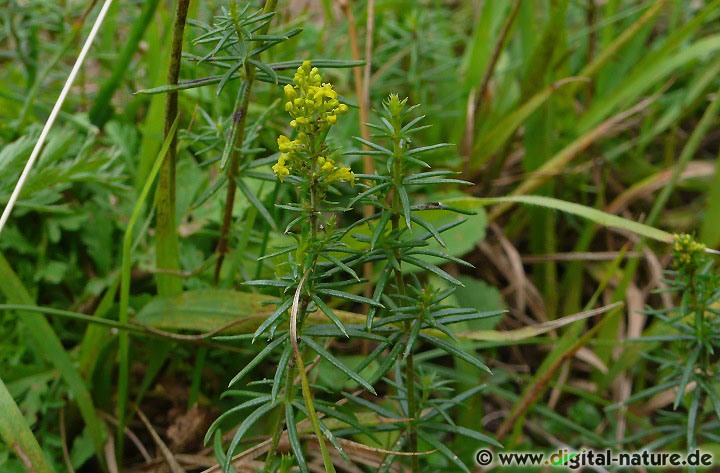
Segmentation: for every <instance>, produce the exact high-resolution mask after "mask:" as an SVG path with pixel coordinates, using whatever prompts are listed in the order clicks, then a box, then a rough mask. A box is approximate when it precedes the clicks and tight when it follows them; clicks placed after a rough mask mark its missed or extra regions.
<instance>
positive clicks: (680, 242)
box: [673, 234, 706, 267]
mask: <svg viewBox="0 0 720 473" xmlns="http://www.w3.org/2000/svg"><path fill="white" fill-rule="evenodd" d="M673 238H674V240H675V241H674V243H673V250H674V253H675V254H674V255H673V257H674V260H675V265H676V266H678V267H679V266H686V265H689V264H690V263H692V261H693V259H694V256H695V255H698V254H702V253H703V252H705V248H706V246H705V245H703V244H702V243H698V242H697V241H695V240H694V239H693V237H691V236H690V235H688V234H681V235H679V234H676V235H673Z"/></svg>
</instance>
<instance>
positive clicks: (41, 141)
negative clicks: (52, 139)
mask: <svg viewBox="0 0 720 473" xmlns="http://www.w3.org/2000/svg"><path fill="white" fill-rule="evenodd" d="M112 1H113V0H105V3H103V6H102V8H101V9H100V13H98V16H97V18H96V19H95V23H94V24H93V26H92V29H91V30H90V34H89V35H88V37H87V39H86V40H85V44H84V45H83V47H82V49H81V50H80V54H78V57H77V59H76V60H75V64H74V65H73V68H72V70H71V71H70V75H69V76H68V78H67V80H66V81H65V85H64V86H63V89H62V90H61V91H60V96H59V97H58V99H57V101H56V102H55V106H54V107H53V109H52V111H51V112H50V116H49V117H48V119H47V121H46V122H45V126H44V127H43V129H42V132H40V137H39V138H38V141H37V143H35V147H34V148H33V150H32V153H31V154H30V158H29V159H28V161H27V163H26V164H25V168H24V169H23V172H22V174H20V178H19V179H18V181H17V184H15V189H13V192H12V194H11V195H10V200H8V203H7V205H6V206H5V209H4V210H3V213H2V217H0V233H2V231H3V228H5V223H6V222H7V220H8V218H10V214H11V213H12V211H13V208H14V207H15V203H16V202H17V200H18V197H19V196H20V192H22V188H23V186H24V185H25V181H26V180H27V177H28V175H29V174H30V171H31V170H32V168H33V166H34V165H35V161H36V160H37V158H38V156H39V155H40V152H41V151H42V149H43V146H44V145H45V140H46V139H47V136H48V133H50V129H51V128H52V126H53V124H54V123H55V119H56V118H57V116H58V114H59V113H60V109H61V108H62V106H63V103H64V102H65V98H66V97H67V95H68V92H70V88H71V87H72V85H73V82H75V76H77V74H78V72H79V71H80V68H81V67H82V64H83V62H85V56H87V53H88V51H89V50H90V46H91V45H92V42H93V40H94V39H95V36H96V35H97V32H98V30H99V29H100V25H102V22H103V20H104V19H105V15H106V14H107V11H108V9H109V8H110V5H111V4H112Z"/></svg>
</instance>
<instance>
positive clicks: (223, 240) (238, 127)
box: [214, 0, 277, 284]
mask: <svg viewBox="0 0 720 473" xmlns="http://www.w3.org/2000/svg"><path fill="white" fill-rule="evenodd" d="M276 8H277V0H266V2H265V6H264V7H263V14H267V13H272V12H274V11H275V9H276ZM269 27H270V23H269V22H268V23H267V24H266V25H265V26H263V27H262V28H261V29H260V30H259V31H258V34H261V35H263V34H266V33H267V31H268V28H269ZM238 37H239V39H240V41H243V37H242V36H241V35H240V34H238ZM243 67H244V69H245V80H244V81H243V84H242V85H241V86H240V92H239V93H238V98H237V100H236V102H235V110H234V112H233V128H234V129H235V133H234V136H235V139H234V141H233V147H232V149H231V151H230V163H229V165H228V167H227V170H226V171H225V172H226V173H227V177H228V179H227V181H228V190H227V194H226V196H225V210H224V212H223V223H222V227H221V229H220V239H219V240H218V244H217V248H216V250H215V251H216V253H218V260H217V263H216V264H215V274H214V281H215V284H217V283H218V281H219V280H220V271H221V270H222V264H223V261H224V259H225V254H226V253H227V251H228V234H229V233H230V226H231V224H232V213H233V207H234V206H235V194H236V191H237V184H236V183H235V179H236V178H237V176H238V171H239V169H240V162H241V161H242V157H243V154H242V145H243V140H244V139H245V125H246V122H247V111H248V107H249V105H250V91H251V89H252V85H253V82H254V80H255V66H254V65H252V64H251V63H250V62H249V61H246V62H245V64H244V66H243ZM231 135H232V134H231Z"/></svg>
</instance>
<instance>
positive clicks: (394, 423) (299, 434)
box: [206, 61, 498, 472]
mask: <svg viewBox="0 0 720 473" xmlns="http://www.w3.org/2000/svg"><path fill="white" fill-rule="evenodd" d="M284 93H285V98H286V100H287V101H286V103H285V110H286V111H287V112H288V113H289V114H290V116H291V117H292V120H291V121H290V129H291V130H292V133H291V136H286V135H284V134H283V135H280V136H279V137H278V140H277V143H278V150H279V152H280V153H279V155H278V158H277V162H276V164H275V165H274V166H272V169H273V171H274V173H275V175H276V176H277V178H278V179H279V180H280V181H281V182H282V183H283V184H284V185H292V186H293V188H294V189H295V192H294V193H293V195H294V201H292V202H289V203H287V204H278V206H279V207H281V208H282V209H284V210H285V211H287V212H289V213H291V214H294V215H295V216H294V217H293V218H292V219H291V220H290V222H289V223H288V225H287V227H286V233H287V234H289V235H290V236H291V237H292V239H293V243H292V244H291V245H288V246H285V247H283V248H280V249H278V251H275V252H273V253H271V254H269V255H267V256H266V258H272V259H274V260H275V262H276V264H275V272H276V275H275V276H276V277H275V278H274V279H263V280H254V281H249V282H247V283H245V284H246V285H248V286H254V287H265V288H273V290H274V291H275V292H276V295H277V298H276V299H275V300H273V301H272V303H273V304H274V306H275V309H274V311H272V313H271V315H269V316H268V317H267V318H266V319H265V320H264V321H263V322H262V323H261V325H260V326H259V327H258V329H257V330H256V331H255V333H254V335H253V337H252V338H253V342H257V341H260V340H265V341H266V342H267V345H266V346H265V348H263V349H262V350H261V351H260V352H259V353H258V355H257V356H256V357H255V358H254V359H253V360H252V361H251V362H250V363H248V364H247V365H246V366H245V367H244V368H243V369H242V370H241V371H240V372H239V373H238V374H237V375H236V376H235V377H234V378H233V379H232V381H231V383H230V386H231V387H235V386H237V385H238V384H239V382H240V381H241V380H242V379H243V378H244V377H245V376H246V375H248V374H249V373H250V372H251V370H252V369H253V368H254V367H255V366H257V365H258V364H259V363H260V362H262V361H263V360H264V359H266V358H269V357H276V358H277V360H278V362H277V364H276V366H277V367H276V370H275V375H274V376H273V379H272V380H271V381H269V382H267V383H266V384H268V385H269V386H268V389H269V392H267V390H266V391H265V392H263V391H255V390H247V389H234V390H230V391H228V392H227V393H226V395H228V396H235V397H237V398H239V399H242V400H243V401H242V402H238V404H237V405H236V406H235V407H233V408H231V409H229V410H228V411H226V412H225V413H224V414H222V415H221V416H220V417H219V418H218V419H217V420H216V421H215V422H214V423H213V425H212V426H211V427H210V429H209V431H208V433H207V436H206V441H209V440H210V439H211V438H212V436H213V435H214V436H215V438H216V446H219V447H220V448H221V449H222V442H221V439H222V435H221V429H223V430H225V429H228V428H229V427H231V425H232V422H231V419H238V417H237V415H238V414H239V413H240V412H243V413H244V415H243V419H244V420H242V422H240V424H239V426H238V428H237V430H236V431H235V433H234V435H233V437H232V440H231V442H230V444H229V446H228V447H227V454H225V453H224V450H221V451H219V452H218V457H219V458H221V459H224V460H225V463H224V465H225V471H230V468H231V464H232V462H231V461H230V459H231V458H232V457H233V455H234V454H235V453H237V448H238V446H239V444H240V442H241V441H242V440H243V439H244V437H245V436H246V435H247V434H248V433H249V431H250V428H251V427H252V426H253V424H255V423H256V422H257V421H258V420H259V419H261V418H262V417H263V416H265V415H266V414H268V413H270V412H274V415H275V419H276V421H275V423H274V426H275V427H274V431H273V432H270V440H269V445H268V453H267V456H266V460H265V471H276V468H278V467H279V464H280V462H281V459H280V458H278V457H277V453H278V449H279V445H280V440H281V438H282V437H283V435H286V436H287V439H288V440H289V443H290V447H291V451H292V454H293V456H294V461H295V463H296V464H297V465H298V467H299V468H300V470H301V471H308V467H307V460H306V457H307V453H306V451H304V449H303V445H302V442H301V440H302V438H303V434H304V433H308V432H309V431H312V432H313V433H314V438H315V440H316V441H317V442H318V444H319V448H320V453H321V455H322V459H323V463H324V466H325V470H326V471H335V470H334V466H333V459H332V456H331V454H330V452H329V450H328V446H327V445H326V441H327V442H329V443H330V444H331V445H332V447H334V448H335V449H336V450H337V451H338V452H339V453H340V455H341V456H342V457H343V458H344V459H345V460H348V461H349V460H350V458H349V456H348V455H347V454H346V453H345V451H344V449H343V445H348V442H350V443H351V444H353V445H354V442H353V441H351V440H350V439H348V438H343V437H352V436H356V435H363V436H365V438H366V439H368V440H369V441H371V443H372V444H373V445H372V446H370V447H365V448H368V449H374V450H375V451H383V452H385V453H387V454H388V455H387V457H386V461H385V463H384V464H383V465H382V467H381V468H380V471H388V469H389V468H390V467H391V466H392V465H393V463H394V462H395V461H398V458H400V457H402V456H405V457H409V462H410V464H411V467H412V470H413V471H415V472H418V471H420V464H421V461H422V460H421V457H422V456H423V452H422V451H421V450H420V449H419V440H422V441H423V442H424V444H426V445H428V446H429V450H430V451H436V450H437V451H440V452H441V453H442V454H443V455H444V456H446V457H447V458H448V459H449V460H450V461H451V462H453V463H455V464H456V465H458V466H460V467H461V468H462V469H463V470H467V467H466V466H465V465H464V464H463V463H462V462H461V461H460V460H459V459H458V457H457V455H455V454H454V453H453V452H451V451H450V450H449V449H448V448H447V447H446V446H445V445H444V444H443V443H442V440H441V436H442V435H445V434H446V433H455V434H460V435H466V436H469V437H471V438H474V439H478V440H481V441H482V442H487V443H493V444H496V442H494V441H493V440H492V439H490V438H488V437H486V436H484V435H482V434H480V433H479V432H474V431H471V430H469V429H464V428H461V427H458V426H455V425H454V423H452V422H450V423H449V424H446V423H442V424H441V423H438V422H437V419H436V418H437V417H438V416H442V417H443V418H445V419H449V418H450V417H449V416H448V414H447V412H448V410H450V409H452V408H453V407H454V406H455V405H456V404H457V403H459V402H461V401H462V399H464V398H467V397H469V396H471V395H474V394H476V393H477V392H478V391H479V389H478V388H475V389H472V390H471V392H468V393H464V394H462V395H460V396H456V397H454V398H453V397H449V398H445V397H441V398H435V396H437V395H439V394H446V393H448V392H450V391H451V390H450V389H449V386H448V384H449V383H448V381H447V380H441V379H439V378H438V375H437V373H434V372H433V371H431V370H427V369H424V368H423V367H422V365H418V364H417V363H416V362H415V360H414V354H415V351H416V350H417V348H418V346H419V345H420V344H421V343H427V344H429V345H434V346H435V347H437V348H439V349H441V350H443V351H445V352H446V353H447V354H449V355H451V356H453V357H457V358H459V359H462V360H464V361H467V362H469V363H471V364H473V365H475V366H477V367H479V368H481V369H483V370H486V371H489V370H488V368H487V367H486V366H485V365H484V364H483V363H482V362H481V361H480V360H479V359H477V358H475V357H474V356H472V355H470V354H468V353H466V352H465V351H463V350H461V349H459V348H458V347H456V346H455V345H454V343H455V342H457V339H456V338H455V336H454V334H453V332H452V330H451V329H450V328H449V325H451V324H453V323H456V322H460V321H465V320H472V319H477V318H481V317H487V316H492V315H498V313H478V312H477V311H476V310H472V309H467V310H466V309H456V308H453V307H450V306H448V305H447V304H445V303H444V301H445V300H446V299H447V298H448V296H450V295H451V294H452V293H453V289H452V288H447V289H446V288H442V289H434V288H433V287H432V286H431V285H430V284H429V283H428V282H427V281H425V280H423V279H421V278H420V277H418V276H417V275H415V274H410V273H407V272H406V271H405V269H406V267H407V265H414V266H416V267H419V268H421V269H424V270H427V271H428V272H429V273H430V274H433V275H435V276H438V277H439V278H440V279H442V280H444V281H446V282H447V283H449V284H450V285H459V284H460V282H459V281H458V280H457V279H456V278H454V277H453V276H451V275H450V274H448V273H447V272H445V271H444V270H442V269H440V268H439V267H438V266H437V265H436V264H435V263H434V262H433V261H437V259H438V258H439V259H440V260H445V261H454V262H456V263H458V264H467V263H464V262H463V261H462V260H459V259H457V258H453V257H451V256H448V255H445V254H444V253H442V252H440V251H436V250H433V249H430V248H428V246H429V241H430V240H432V239H434V240H436V241H437V242H438V243H440V244H441V245H444V241H443V238H442V236H441V234H442V233H443V232H444V231H445V230H447V229H449V228H451V227H454V226H455V225H456V224H457V223H455V224H452V225H448V226H445V227H439V228H436V227H435V226H433V224H431V223H430V222H429V221H427V220H426V219H424V218H423V217H421V216H420V215H419V214H420V213H423V212H432V211H434V210H440V209H445V210H447V209H448V207H447V206H444V205H443V204H442V203H440V202H429V203H423V204H414V203H413V202H411V198H410V195H411V194H410V193H409V192H408V189H410V188H412V186H415V185H421V184H422V185H428V184H442V183H448V182H452V183H463V182H461V181H457V180H455V179H452V178H450V177H448V176H449V175H450V174H451V173H449V172H446V171H435V172H419V173H413V172H412V169H413V168H418V167H422V168H427V167H429V166H428V165H427V164H426V163H425V162H423V161H421V160H420V159H419V158H418V155H420V154H422V153H423V152H426V151H430V150H432V149H438V148H445V147H447V146H448V145H445V144H441V145H435V146H428V147H423V148H414V149H413V148H412V139H411V137H412V134H413V133H414V132H416V131H417V130H419V129H422V128H424V127H423V126H421V125H419V122H420V120H421V119H422V117H418V118H416V119H413V120H409V121H408V120H407V118H408V115H409V113H410V112H411V111H412V108H408V107H406V102H407V99H405V100H400V99H399V98H398V97H397V95H391V96H390V97H389V98H388V99H387V100H386V101H385V102H384V103H383V112H382V114H381V125H371V126H372V127H373V128H375V129H377V130H378V131H379V132H380V133H378V135H377V138H378V139H379V141H380V142H384V141H387V142H388V143H387V146H389V147H385V146H384V145H385V143H383V144H375V143H372V142H369V141H366V140H363V139H359V141H361V142H362V143H363V144H365V145H367V146H368V147H369V151H350V152H347V153H345V155H357V154H370V155H372V156H373V157H375V158H376V160H377V164H378V165H382V169H384V170H385V172H382V173H380V174H374V175H358V176H356V175H355V174H354V173H353V172H352V170H351V169H350V168H349V167H345V166H343V165H342V164H340V161H341V158H342V156H343V155H342V154H340V153H339V150H336V149H333V148H332V147H331V146H330V145H329V144H328V142H327V136H328V133H329V132H330V131H331V130H332V127H333V126H334V125H335V124H336V123H337V121H338V119H339V117H341V116H342V115H344V114H345V113H346V112H347V111H348V106H347V105H346V104H344V103H341V102H340V101H339V100H338V94H337V92H336V91H335V90H334V88H333V86H332V85H331V84H329V83H324V82H323V81H322V76H321V75H320V72H319V70H318V69H317V68H315V67H312V65H311V63H310V61H305V62H303V63H302V65H301V66H300V67H299V68H298V69H297V73H296V74H295V76H294V78H293V84H288V85H285V87H284ZM360 179H362V180H363V181H364V182H365V184H363V183H361V182H359V180H360ZM348 185H349V186H350V187H351V188H353V189H355V193H356V195H355V196H352V195H350V196H348V189H347V187H348ZM339 187H344V189H343V192H340V191H339V190H338V188H339ZM334 195H343V196H344V197H343V200H344V201H343V202H342V203H340V202H336V201H334V200H332V199H331V196H334ZM332 198H333V199H334V197H332ZM363 205H373V206H374V207H375V208H376V209H377V212H375V213H373V214H372V215H371V216H368V217H365V218H363V219H360V220H358V221H356V222H354V223H352V224H350V225H349V226H347V227H345V228H341V227H340V226H339V225H338V224H337V221H338V218H337V216H338V214H339V213H349V212H353V211H356V210H357V209H360V208H361V207H362V206H363ZM428 258H431V259H434V260H429V259H428ZM278 260H279V261H278ZM366 263H375V266H376V267H375V274H376V276H377V277H376V280H375V281H372V282H370V281H367V280H364V279H361V278H360V277H359V276H358V273H357V270H358V268H361V267H362V265H363V264H366ZM372 283H374V284H375V289H374V293H373V296H372V298H366V297H363V296H360V295H358V294H357V293H359V292H361V291H362V287H361V285H362V284H372ZM334 300H344V301H346V302H348V303H350V304H354V305H356V306H357V308H358V310H360V309H361V308H366V309H367V312H366V313H367V318H366V323H365V324H364V325H363V324H354V325H351V324H346V323H343V322H342V321H341V318H340V317H339V316H338V313H337V310H336V309H335V308H333V306H334V305H335V304H334V303H333V301H334ZM315 312H319V313H321V314H323V315H324V316H325V317H326V318H327V323H325V324H318V323H313V324H312V325H308V324H306V321H307V320H308V317H309V315H310V314H313V313H315ZM233 338H240V339H246V337H244V336H240V337H232V336H231V337H226V339H233ZM335 338H344V339H346V340H348V341H349V342H352V341H353V340H362V339H364V340H365V341H366V343H367V346H368V347H370V348H371V350H370V349H368V351H369V353H367V356H366V357H365V358H364V359H363V361H362V362H360V363H359V364H358V365H357V366H349V365H348V364H346V363H345V362H344V361H342V360H341V359H340V358H338V357H337V356H336V355H334V354H332V353H331V350H330V349H329V348H330V346H331V345H333V343H334V341H333V340H334V339H335ZM310 356H313V357H314V360H313V361H312V362H311V363H308V362H307V360H308V359H309V357H310ZM321 363H328V364H330V365H331V366H333V367H334V368H336V369H338V370H339V371H341V372H342V373H343V374H344V375H345V376H347V378H348V379H351V380H352V381H354V382H355V383H357V385H359V386H360V387H361V388H362V391H361V392H354V393H347V392H343V393H342V395H341V396H340V398H338V395H339V393H334V392H326V393H324V394H323V395H322V396H321V395H320V393H321V392H322V391H323V390H324V389H323V388H321V386H318V385H315V384H313V383H311V379H314V378H315V376H316V374H315V372H316V371H317V369H318V368H319V364H321ZM388 373H390V374H388ZM255 384H257V383H255ZM261 384H262V383H261ZM298 390H299V391H300V392H299V393H298ZM365 393H367V395H371V396H377V395H378V393H386V394H385V396H386V400H385V401H387V402H389V404H390V406H394V407H390V406H388V407H380V406H381V404H387V402H381V401H382V400H376V399H374V400H370V399H368V398H367V397H366V394H365ZM300 398H302V401H301V400H300ZM342 398H344V400H339V399H342ZM245 399H247V400H245ZM348 401H349V402H352V403H354V404H356V407H357V409H355V410H348V409H347V408H343V407H341V405H342V404H344V403H346V402H348ZM363 411H366V412H363ZM361 417H362V419H363V420H364V421H362V422H361V421H360V420H359V418H361ZM382 417H384V418H387V419H386V421H385V422H382V423H381V422H380V418H382ZM368 419H371V421H370V422H368ZM388 422H389V423H388ZM308 423H309V426H308ZM381 432H384V433H385V434H387V433H388V432H390V434H391V437H390V438H391V440H392V441H391V443H390V444H389V445H388V448H389V449H387V450H385V449H383V448H382V447H383V446H384V444H383V443H381V442H380V440H379V437H378V435H379V434H380V433H381ZM378 449H379V450H378ZM425 453H426V452H425Z"/></svg>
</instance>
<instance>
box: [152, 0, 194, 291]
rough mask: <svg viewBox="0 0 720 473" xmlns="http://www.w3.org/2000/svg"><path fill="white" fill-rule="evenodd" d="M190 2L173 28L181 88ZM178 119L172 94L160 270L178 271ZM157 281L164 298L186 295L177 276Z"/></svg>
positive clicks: (180, 8) (181, 6)
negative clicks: (174, 128) (176, 214)
mask: <svg viewBox="0 0 720 473" xmlns="http://www.w3.org/2000/svg"><path fill="white" fill-rule="evenodd" d="M189 6H190V0H178V5H177V10H176V12H175V24H174V26H173V37H172V45H171V49H170V65H169V67H168V77H167V82H168V84H177V82H178V79H179V77H180V65H181V63H182V46H183V34H184V32H185V23H186V21H187V13H188V7H189ZM177 116H178V93H177V91H171V92H169V93H168V96H167V101H166V102H165V139H166V140H167V138H168V136H171V140H172V142H171V146H170V149H169V152H168V155H167V157H166V159H165V160H164V161H163V164H162V169H161V170H160V180H159V182H158V187H157V191H156V193H155V200H156V204H157V228H156V232H157V239H156V244H155V251H156V255H157V267H158V268H160V269H169V270H178V269H180V261H179V253H180V252H179V248H178V246H179V242H178V234H177V225H176V222H175V219H176V216H175V167H176V161H177V129H176V130H175V131H172V133H171V128H172V124H173V123H174V122H175V120H176V118H177ZM155 280H156V281H157V289H158V294H160V295H161V296H172V295H175V294H179V293H180V292H182V278H179V277H178V276H176V275H174V274H169V273H158V274H157V275H156V276H155Z"/></svg>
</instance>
